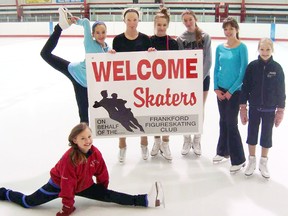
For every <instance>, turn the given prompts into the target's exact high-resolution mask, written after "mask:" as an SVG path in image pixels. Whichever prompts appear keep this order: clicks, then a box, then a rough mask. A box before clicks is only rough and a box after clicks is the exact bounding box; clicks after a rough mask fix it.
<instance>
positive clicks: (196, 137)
mask: <svg viewBox="0 0 288 216" xmlns="http://www.w3.org/2000/svg"><path fill="white" fill-rule="evenodd" d="M200 140H201V134H196V135H194V138H193V142H192V149H193V151H194V154H195V155H197V156H201V154H202V151H201V143H200Z"/></svg>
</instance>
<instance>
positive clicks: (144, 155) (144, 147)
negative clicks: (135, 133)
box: [141, 144, 149, 160]
mask: <svg viewBox="0 0 288 216" xmlns="http://www.w3.org/2000/svg"><path fill="white" fill-rule="evenodd" d="M141 152H142V158H143V160H147V159H148V157H149V150H148V147H147V145H142V144H141Z"/></svg>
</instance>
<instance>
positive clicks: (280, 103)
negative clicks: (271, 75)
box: [277, 65, 286, 109]
mask: <svg viewBox="0 0 288 216" xmlns="http://www.w3.org/2000/svg"><path fill="white" fill-rule="evenodd" d="M285 101H286V94H285V75H284V72H283V69H282V67H281V66H280V65H279V76H278V85H277V107H279V108H282V109H284V108H285Z"/></svg>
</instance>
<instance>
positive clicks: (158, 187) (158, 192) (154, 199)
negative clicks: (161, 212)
mask: <svg viewBox="0 0 288 216" xmlns="http://www.w3.org/2000/svg"><path fill="white" fill-rule="evenodd" d="M147 202H148V203H147V206H148V207H159V206H161V205H163V206H164V207H165V203H164V193H163V188H162V184H161V183H160V182H155V183H154V184H153V185H152V187H151V190H150V192H149V193H148V194H147Z"/></svg>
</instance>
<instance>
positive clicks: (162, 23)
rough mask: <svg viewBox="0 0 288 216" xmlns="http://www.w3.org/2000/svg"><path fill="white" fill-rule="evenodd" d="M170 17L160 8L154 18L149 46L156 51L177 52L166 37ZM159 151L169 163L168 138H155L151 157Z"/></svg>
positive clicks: (169, 38)
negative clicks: (153, 32)
mask: <svg viewBox="0 0 288 216" xmlns="http://www.w3.org/2000/svg"><path fill="white" fill-rule="evenodd" d="M169 22H170V15H169V13H168V10H167V8H165V7H162V8H161V9H160V10H159V12H157V13H156V15H155V17H154V30H155V35H153V36H152V37H151V38H150V40H151V45H152V47H153V48H155V49H156V50H160V51H161V50H178V43H177V41H176V40H174V39H173V38H172V37H170V36H169V35H167V29H168V27H169ZM159 151H160V153H161V155H162V156H163V157H164V158H165V159H167V160H169V161H171V160H172V155H171V151H170V148H169V136H167V135H166V136H162V138H161V137H160V136H155V137H154V145H153V148H152V150H151V152H150V154H151V156H156V155H157V154H158V152H159Z"/></svg>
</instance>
